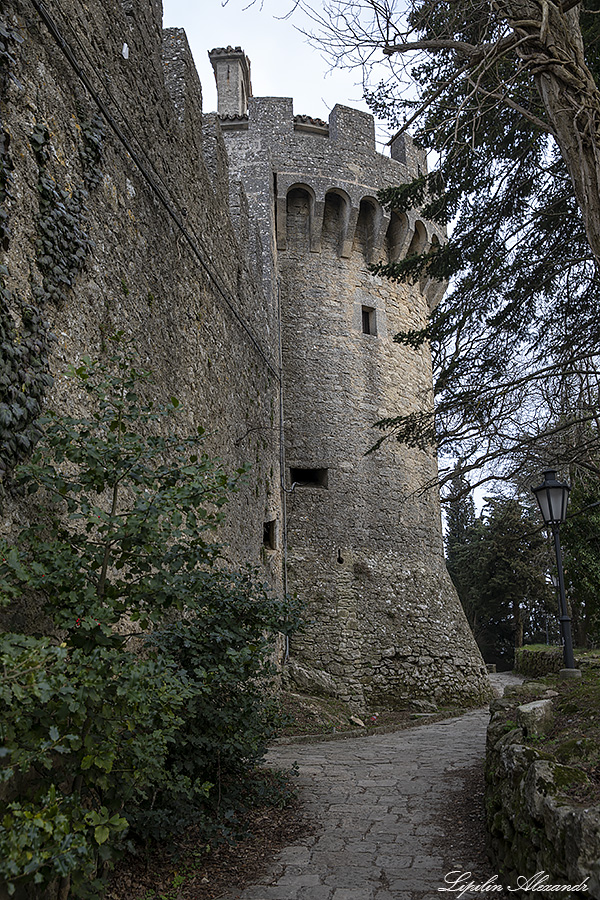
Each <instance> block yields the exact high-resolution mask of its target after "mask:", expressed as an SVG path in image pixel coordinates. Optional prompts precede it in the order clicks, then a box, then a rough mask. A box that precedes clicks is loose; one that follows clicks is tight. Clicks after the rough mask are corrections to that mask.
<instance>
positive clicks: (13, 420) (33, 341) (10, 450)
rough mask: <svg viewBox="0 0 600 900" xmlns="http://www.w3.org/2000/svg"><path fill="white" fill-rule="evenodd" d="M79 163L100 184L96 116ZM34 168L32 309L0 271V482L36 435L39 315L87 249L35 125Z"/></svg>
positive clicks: (0, 173)
mask: <svg viewBox="0 0 600 900" xmlns="http://www.w3.org/2000/svg"><path fill="white" fill-rule="evenodd" d="M8 31H9V30H8V29H7V28H6V27H4V26H2V25H0V70H1V75H2V78H4V79H5V78H6V77H7V71H8V67H9V64H10V63H11V62H12V61H13V58H12V56H10V54H8V53H6V52H5V53H4V55H3V50H2V48H4V50H6V46H7V44H8V40H9V39H8V37H6V35H7V34H8ZM81 136H82V149H81V160H82V167H83V176H84V183H85V185H86V187H87V188H89V189H91V188H94V187H96V186H97V185H98V184H99V183H100V181H101V178H102V176H101V170H100V164H101V160H102V144H103V138H104V126H103V122H102V119H101V118H100V117H99V116H96V117H93V118H90V119H84V120H83V121H82V123H81ZM30 143H31V146H32V149H33V152H34V154H35V158H36V161H37V164H38V190H39V198H40V199H39V214H38V219H37V231H38V238H37V241H36V254H37V262H38V267H39V270H40V272H41V275H42V283H41V284H38V285H36V286H34V288H33V296H34V298H35V305H25V304H24V303H23V302H22V301H21V300H20V298H19V297H18V296H17V295H16V294H15V293H14V292H12V291H10V290H9V289H8V287H7V286H6V280H5V279H6V277H7V276H8V269H7V268H6V266H0V482H2V481H3V480H4V479H5V478H6V475H7V474H8V473H9V472H10V471H11V470H12V469H13V468H14V466H15V465H17V464H18V463H19V462H21V461H23V460H24V459H25V458H26V457H27V456H28V454H29V453H30V452H31V450H32V448H33V446H34V444H35V442H36V440H37V438H38V436H39V432H38V429H37V425H36V420H37V418H38V417H39V415H40V413H41V412H42V406H43V400H44V395H45V392H46V390H47V388H48V387H49V386H50V385H51V384H52V377H51V375H50V373H49V368H50V367H49V357H50V350H51V346H52V342H53V340H54V336H53V335H52V333H51V331H50V326H49V324H48V322H47V321H46V320H45V317H44V315H43V310H44V307H45V306H46V305H47V304H48V303H50V302H51V303H52V304H53V305H54V306H56V307H60V306H61V305H62V304H63V303H64V302H65V301H66V299H67V291H68V290H69V289H70V288H72V287H73V284H74V282H75V278H76V276H77V274H78V273H79V272H80V271H81V269H82V267H83V264H84V262H85V258H86V256H87V253H88V251H89V249H90V246H91V242H90V240H89V237H88V235H87V234H86V232H85V230H84V216H85V201H86V198H87V192H86V190H85V189H84V188H82V187H80V188H76V189H75V190H73V191H72V192H68V191H66V190H64V189H63V188H61V187H60V186H59V185H58V184H57V182H56V180H55V179H54V178H53V177H52V175H51V174H50V172H49V170H48V162H49V159H50V152H49V144H50V135H49V132H48V128H47V127H46V125H45V124H43V123H38V124H37V125H36V126H35V127H34V129H33V132H32V134H31V136H30ZM8 147H9V135H8V134H7V133H5V132H4V130H1V129H0V248H1V249H3V250H8V246H9V223H8V211H7V209H6V203H5V201H6V199H7V198H8V197H9V196H10V191H9V181H10V173H11V171H12V168H13V167H12V162H11V159H10V155H9V153H8Z"/></svg>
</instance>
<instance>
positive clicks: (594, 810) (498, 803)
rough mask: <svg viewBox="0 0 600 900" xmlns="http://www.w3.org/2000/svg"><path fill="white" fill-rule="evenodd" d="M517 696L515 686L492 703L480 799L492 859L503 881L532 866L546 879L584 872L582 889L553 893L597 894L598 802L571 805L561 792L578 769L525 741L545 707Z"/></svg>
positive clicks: (575, 878) (569, 879)
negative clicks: (525, 703) (483, 793)
mask: <svg viewBox="0 0 600 900" xmlns="http://www.w3.org/2000/svg"><path fill="white" fill-rule="evenodd" d="M542 691H543V689H542ZM506 693H508V691H507V692H506ZM549 693H552V692H549ZM546 702H547V703H551V700H547V701H546ZM522 703H523V701H522V700H521V699H519V696H518V692H516V693H515V694H513V696H510V697H506V698H505V699H502V700H494V701H492V704H491V707H490V709H491V713H492V715H491V719H490V724H489V727H488V732H487V749H486V767H485V768H486V800H485V802H486V817H487V828H488V841H489V846H490V850H491V855H492V861H493V863H494V865H495V867H496V869H497V870H498V871H499V873H500V875H501V879H500V880H501V882H502V883H503V884H506V885H511V886H515V885H517V884H518V881H517V878H518V876H523V877H525V878H532V877H533V876H534V875H536V873H538V872H542V873H545V874H546V875H547V876H548V878H547V883H548V884H552V885H569V884H570V885H573V886H576V885H581V884H582V882H584V881H585V879H589V881H587V882H586V887H587V892H586V891H583V892H581V893H580V892H578V891H575V892H573V893H572V894H571V893H565V892H564V891H563V892H561V893H560V894H559V895H560V896H569V897H573V898H575V897H587V896H590V897H593V898H595V900H598V898H600V807H598V806H590V807H584V806H583V805H579V806H574V805H569V802H568V801H567V800H566V799H565V798H564V797H561V787H564V786H565V785H568V784H571V783H573V782H577V781H578V780H579V779H580V778H581V772H580V770H578V769H573V768H571V767H569V766H563V765H559V764H558V763H556V762H554V761H553V760H551V759H547V758H544V756H543V755H542V754H541V753H540V752H538V751H537V750H535V749H534V748H532V747H529V746H526V745H525V743H524V736H525V734H528V735H529V736H531V735H532V734H535V733H536V729H539V728H541V729H543V727H544V724H543V719H544V714H543V713H542V710H540V709H539V707H538V710H539V711H538V712H537V713H536V711H535V710H533V709H529V710H523V708H522V710H521V711H520V710H519V706H520V705H521V704H522ZM528 706H529V707H534V706H536V704H534V703H531V704H528ZM516 896H520V897H524V898H528V897H531V898H535V897H538V896H539V893H538V892H536V891H535V890H532V891H520V892H517V894H516Z"/></svg>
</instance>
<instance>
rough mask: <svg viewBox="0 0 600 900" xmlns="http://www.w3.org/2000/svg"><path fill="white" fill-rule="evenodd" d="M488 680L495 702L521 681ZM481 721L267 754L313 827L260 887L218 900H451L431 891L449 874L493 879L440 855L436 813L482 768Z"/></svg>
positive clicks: (469, 863) (482, 715) (478, 715)
mask: <svg viewBox="0 0 600 900" xmlns="http://www.w3.org/2000/svg"><path fill="white" fill-rule="evenodd" d="M491 678H492V682H493V684H494V686H495V687H496V689H497V692H498V693H501V690H502V688H503V686H504V685H506V684H508V683H511V682H520V681H522V679H521V678H520V677H518V676H512V675H509V674H502V675H493V676H491ZM488 719H489V712H488V709H487V708H484V709H478V710H474V711H470V712H467V713H465V715H463V716H461V717H460V718H456V719H446V720H444V721H442V722H435V723H432V724H429V725H419V726H416V727H414V728H410V729H407V730H404V731H398V732H395V733H392V734H375V735H372V736H369V737H357V738H349V739H347V740H340V741H331V742H321V743H314V744H292V745H283V746H278V747H276V748H274V749H273V750H271V751H270V753H269V756H268V759H267V762H268V763H269V764H271V765H275V766H278V767H281V768H290V767H291V766H292V765H293V764H294V763H295V762H297V763H298V766H299V772H300V785H301V790H302V795H303V799H304V801H305V804H306V806H307V809H308V812H309V815H312V816H313V817H314V818H315V819H316V821H317V822H318V825H319V827H318V829H317V831H316V833H315V834H313V835H310V836H309V837H306V838H304V839H303V840H301V841H300V842H299V843H297V844H294V845H292V846H289V847H286V848H285V850H283V851H281V852H280V853H278V854H277V857H276V858H275V861H274V864H273V866H272V869H271V871H270V872H269V873H268V874H267V875H265V876H263V878H262V879H261V881H260V882H258V883H257V884H255V885H253V886H251V887H248V888H246V889H245V890H243V891H242V892H241V893H234V894H230V895H229V896H228V897H227V898H226V900H434V898H437V900H440V898H443V897H444V896H448V895H449V896H450V897H457V896H459V893H458V892H457V891H454V892H449V894H448V893H446V894H445V895H444V894H443V893H440V892H439V891H438V888H440V887H443V886H444V885H445V884H447V883H446V882H444V876H445V875H446V874H447V873H448V872H450V871H454V870H456V871H460V872H461V873H462V872H472V873H473V877H474V878H475V877H476V879H477V881H478V882H479V883H482V882H485V881H486V879H487V878H489V877H490V876H491V875H492V872H491V870H489V871H481V865H480V857H479V871H478V870H477V861H476V860H475V861H474V860H473V858H470V853H471V849H470V848H469V847H461V848H460V850H458V851H457V850H456V849H447V848H444V838H445V834H444V827H443V825H442V827H441V826H440V810H441V808H442V807H443V806H444V805H446V806H447V801H448V798H449V797H450V798H452V796H453V795H454V794H456V792H457V791H459V790H460V789H461V788H463V787H468V783H467V782H468V779H469V778H471V777H472V773H473V767H474V766H475V765H477V764H478V763H481V761H482V759H483V756H484V750H485V733H486V728H487V723H488ZM459 813H460V809H459V808H458V806H457V816H458V815H459ZM446 843H447V845H448V847H450V846H451V845H452V844H453V842H452V841H448V842H446ZM440 847H441V848H442V849H441V850H440V849H439V848H440ZM456 853H458V854H459V857H458V858H454V855H455V854H456ZM465 896H466V897H473V896H475V894H473V893H470V894H466V895H465ZM479 896H481V894H480V895H479ZM492 896H494V897H496V898H499V897H500V896H501V895H500V894H499V893H498V892H493V893H492Z"/></svg>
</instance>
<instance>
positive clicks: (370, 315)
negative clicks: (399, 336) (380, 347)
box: [362, 306, 377, 334]
mask: <svg viewBox="0 0 600 900" xmlns="http://www.w3.org/2000/svg"><path fill="white" fill-rule="evenodd" d="M362 333H363V334H377V325H376V321H375V310H374V309H373V307H372V306H363V308H362Z"/></svg>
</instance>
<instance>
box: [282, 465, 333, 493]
mask: <svg viewBox="0 0 600 900" xmlns="http://www.w3.org/2000/svg"><path fill="white" fill-rule="evenodd" d="M290 481H291V483H292V484H297V485H298V486H299V487H321V488H326V487H328V482H329V469H292V468H290Z"/></svg>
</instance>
